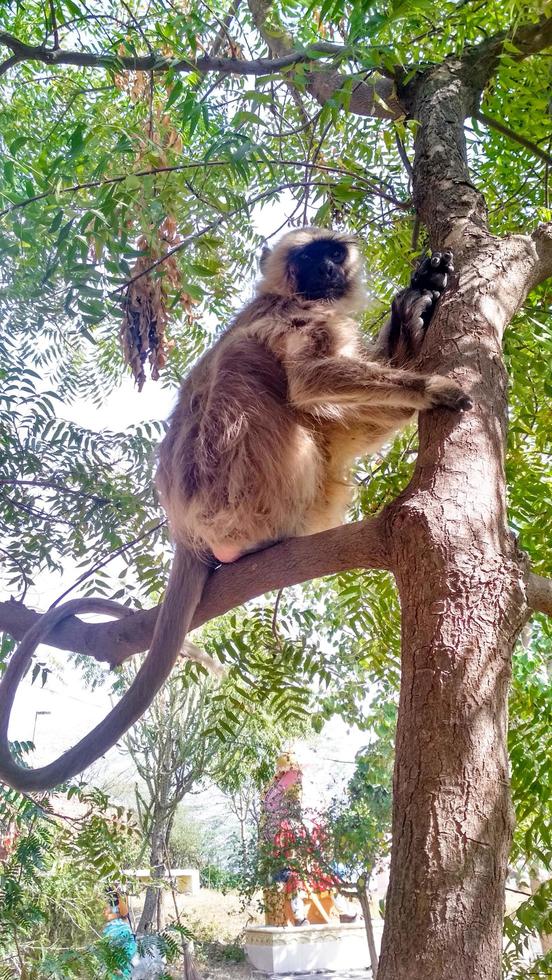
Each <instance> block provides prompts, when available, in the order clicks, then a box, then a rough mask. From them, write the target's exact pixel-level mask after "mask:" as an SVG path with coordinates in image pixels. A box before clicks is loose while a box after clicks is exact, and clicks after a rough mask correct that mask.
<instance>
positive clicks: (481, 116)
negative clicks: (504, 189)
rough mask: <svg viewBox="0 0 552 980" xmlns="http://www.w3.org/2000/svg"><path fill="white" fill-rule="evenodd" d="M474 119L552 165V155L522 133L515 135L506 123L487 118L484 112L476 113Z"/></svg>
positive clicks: (490, 117)
mask: <svg viewBox="0 0 552 980" xmlns="http://www.w3.org/2000/svg"><path fill="white" fill-rule="evenodd" d="M474 119H477V121H478V122H482V123H484V124H485V126H488V127H489V128H490V129H496V131H497V133H502V135H503V136H507V137H508V139H511V140H514V141H515V142H516V143H519V144H520V146H524V147H525V149H526V150H529V151H530V152H531V153H532V154H533V156H536V157H539V158H540V159H541V160H544V162H545V163H548V164H550V163H552V155H551V154H550V153H547V152H546V150H542V149H541V147H540V146H538V145H537V144H536V143H533V142H532V141H531V140H528V139H526V138H525V136H521V134H520V133H515V132H514V130H513V129H510V128H509V127H508V126H505V125H504V123H501V122H500V121H499V120H498V119H493V118H492V116H487V115H486V114H485V113H484V112H476V113H474Z"/></svg>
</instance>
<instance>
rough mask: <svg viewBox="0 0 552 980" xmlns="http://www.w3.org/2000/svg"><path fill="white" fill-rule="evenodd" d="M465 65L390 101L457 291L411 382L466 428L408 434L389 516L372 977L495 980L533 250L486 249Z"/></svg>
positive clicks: (436, 73)
mask: <svg viewBox="0 0 552 980" xmlns="http://www.w3.org/2000/svg"><path fill="white" fill-rule="evenodd" d="M479 82H480V78H478V77H477V73H476V72H475V70H474V66H473V65H472V64H469V62H468V61H465V62H454V61H449V62H448V63H446V64H443V65H441V66H439V67H438V68H435V69H433V70H432V71H430V72H428V73H427V74H426V75H425V76H424V77H420V78H417V79H416V80H415V81H414V82H413V83H411V84H410V86H409V88H407V90H406V91H405V92H404V93H403V98H404V100H405V104H406V105H408V107H409V109H410V112H411V114H412V116H413V117H414V118H416V119H417V120H418V121H419V123H420V127H419V130H418V135H417V140H416V154H415V161H414V195H415V201H416V205H417V209H418V214H419V215H420V217H421V218H422V219H423V220H424V222H425V223H426V226H427V227H428V230H429V232H430V236H431V239H432V244H433V246H434V247H437V246H439V247H445V246H446V247H449V248H452V249H453V251H454V254H455V260H456V267H457V285H456V288H454V287H453V288H452V289H451V292H450V293H449V294H448V296H447V297H446V299H445V300H444V302H443V304H442V307H441V310H440V313H439V316H438V318H437V320H436V322H435V323H433V324H432V328H431V330H430V332H429V334H428V338H427V340H428V343H427V347H426V351H425V356H424V368H431V370H438V371H439V370H440V371H446V372H447V373H452V374H453V375H454V376H455V377H456V378H457V379H458V380H459V381H461V382H462V383H463V384H464V385H465V386H467V388H468V389H469V391H470V392H472V394H473V397H474V409H473V411H471V412H470V413H467V414H466V415H465V416H463V417H453V416H447V415H446V413H443V412H431V413H425V414H424V415H422V417H421V419H420V450H419V456H418V461H417V466H416V470H415V474H414V477H413V479H412V481H411V483H410V485H409V487H408V488H407V490H406V491H405V492H404V493H403V494H402V495H401V497H400V498H398V499H397V500H396V501H395V502H394V503H393V504H392V505H391V506H390V507H389V509H388V512H387V522H388V528H389V540H390V546H391V549H392V552H393V555H394V567H395V576H396V580H397V584H398V588H399V592H400V598H401V607H402V678H401V695H400V706H399V716H398V727H397V740H396V763H395V775H394V808H393V847H392V857H391V876H390V886H389V892H388V897H387V909H386V919H385V929H384V936H383V944H382V952H381V959H380V966H379V972H378V980H444V978H445V977H446V978H447V980H467V978H471V977H474V978H475V977H477V980H498V978H499V977H500V976H501V965H500V960H501V950H502V920H503V914H504V887H505V879H506V872H507V858H508V852H509V846H510V839H511V831H512V812H511V803H510V795H509V788H508V760H507V751H506V729H507V691H508V679H509V675H510V663H511V655H512V651H513V647H514V644H515V641H516V638H517V636H518V634H519V631H520V629H521V627H522V625H523V623H524V621H525V618H526V615H527V605H526V596H525V562H524V559H523V556H522V555H521V554H520V553H519V552H518V551H517V549H516V544H515V540H514V538H513V537H512V535H511V533H510V532H509V530H508V526H507V520H506V484H505V475H504V449H505V439H506V420H507V415H506V412H507V403H506V387H507V376H506V371H505V368H504V363H503V358H502V335H503V331H504V329H505V327H506V326H507V324H508V323H509V321H510V319H511V318H512V316H513V315H514V313H515V312H516V310H517V309H518V308H519V306H520V305H521V303H522V302H523V300H524V299H525V296H526V293H527V291H528V288H529V287H530V285H531V284H532V282H533V279H534V275H535V263H536V262H537V255H536V248H535V245H534V243H533V242H532V241H531V239H530V238H525V237H522V236H511V237H508V238H505V239H495V238H493V236H491V235H490V233H489V232H488V230H487V225H486V214H485V204H484V201H483V199H482V197H481V196H480V195H479V194H478V193H477V191H476V189H475V188H474V187H473V186H472V185H471V183H470V179H469V173H468V169H467V164H466V150H465V143H464V135H463V123H464V119H465V117H466V116H467V115H469V114H470V113H471V112H472V111H473V109H474V107H475V105H476V102H477V97H478V84H479Z"/></svg>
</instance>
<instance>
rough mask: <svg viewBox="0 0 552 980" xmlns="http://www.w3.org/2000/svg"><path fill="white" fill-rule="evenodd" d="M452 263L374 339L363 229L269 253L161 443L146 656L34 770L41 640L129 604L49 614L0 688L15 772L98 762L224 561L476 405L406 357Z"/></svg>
mask: <svg viewBox="0 0 552 980" xmlns="http://www.w3.org/2000/svg"><path fill="white" fill-rule="evenodd" d="M451 269H452V256H451V254H450V253H448V252H443V253H442V254H440V253H437V254H435V255H433V256H432V257H431V258H429V259H426V260H424V262H423V263H422V264H421V266H420V267H419V269H418V271H417V272H416V273H415V274H414V276H413V277H412V281H411V285H410V287H407V288H406V289H404V290H403V291H402V292H401V293H399V294H398V296H397V297H396V299H395V300H394V302H393V306H392V311H391V318H390V320H389V322H388V323H387V324H386V326H385V327H384V328H383V330H382V331H381V333H380V335H379V336H378V337H377V339H376V340H375V342H374V343H372V344H371V345H370V344H367V343H366V342H365V341H364V340H363V338H362V335H361V332H360V329H359V326H358V324H357V322H356V320H355V319H353V314H354V313H357V312H358V311H359V310H360V309H361V307H362V305H363V288H362V264H361V258H360V253H359V248H358V245H357V243H356V241H355V240H354V239H353V238H351V237H350V236H349V235H346V234H342V233H340V232H333V231H327V230H325V229H322V228H302V229H300V230H294V231H291V232H289V233H288V234H286V235H284V237H283V238H282V239H281V240H280V241H279V242H278V244H277V245H276V246H275V248H274V249H273V251H268V250H266V251H265V252H264V253H263V256H262V259H261V274H262V275H261V279H260V281H259V283H258V285H257V289H256V295H255V297H254V298H253V299H252V301H251V302H250V303H248V304H247V305H246V306H245V307H244V308H243V309H242V310H241V312H239V313H238V314H237V316H236V317H235V319H234V321H233V322H232V323H231V324H230V326H229V327H228V329H227V330H226V332H225V333H223V334H222V336H221V337H220V339H219V340H218V341H217V342H216V344H215V345H214V346H213V347H212V348H211V350H209V351H208V352H207V353H206V354H205V355H204V356H203V357H202V358H201V360H200V361H199V362H198V363H197V364H196V365H195V367H193V368H192V370H191V371H190V374H189V375H188V377H187V378H186V380H185V381H184V384H183V385H182V389H181V391H180V395H179V398H178V403H177V406H176V409H175V411H174V412H173V415H172V417H171V419H170V423H169V427H168V431H167V434H166V436H165V438H164V439H163V442H162V443H161V447H160V451H159V468H158V473H157V486H158V489H159V494H160V497H161V502H162V504H163V507H164V509H165V511H166V513H167V516H168V520H169V525H170V529H171V533H172V537H173V539H174V542H175V556H174V561H173V565H172V569H171V573H170V577H169V583H168V587H167V592H166V595H165V599H164V602H163V605H162V607H161V611H160V613H159V616H158V618H157V623H156V626H155V631H154V636H153V640H152V645H151V648H150V651H149V654H148V656H147V657H146V659H145V661H144V663H143V665H142V667H141V669H140V671H139V672H138V675H137V677H136V679H135V681H134V683H133V684H132V686H131V687H130V688H129V690H128V691H127V692H126V694H125V695H124V696H123V698H122V699H121V700H120V702H119V703H118V704H117V705H116V706H115V708H114V709H113V710H112V712H111V713H110V714H109V715H108V716H107V717H106V718H105V719H104V720H103V721H102V722H100V724H99V725H97V726H96V728H95V729H93V731H91V732H90V733H89V734H88V735H86V736H85V737H84V738H83V739H82V740H81V741H80V742H78V743H77V744H76V745H75V746H73V747H72V748H71V749H69V750H68V751H67V752H66V753H65V754H64V755H62V756H61V757H60V758H59V759H57V760H55V761H54V762H52V763H50V764H49V765H46V766H43V767H42V768H40V769H25V768H23V767H21V766H20V765H19V764H17V763H16V762H15V761H14V759H13V758H12V756H11V754H10V751H9V745H8V741H7V727H8V720H9V715H10V711H11V707H12V703H13V699H14V696H15V692H16V690H17V685H18V683H19V681H20V679H21V677H22V675H23V673H24V672H25V670H26V668H27V666H28V664H29V661H30V659H31V657H32V654H33V652H34V649H35V647H36V645H37V643H38V642H39V641H40V640H43V639H45V638H46V637H47V634H48V633H49V632H50V630H51V629H52V628H53V627H54V626H55V625H56V624H57V623H59V622H60V621H61V620H62V619H64V618H66V617H67V616H69V615H73V614H75V613H83V612H103V613H108V614H110V615H114V616H115V617H122V616H124V615H126V614H128V609H127V608H126V607H124V606H120V605H119V603H115V602H110V601H108V600H104V599H76V600H74V601H72V602H67V603H65V605H63V606H60V607H58V608H55V609H51V610H49V611H48V612H47V613H46V614H45V615H44V616H42V617H41V619H40V621H39V623H38V625H37V626H35V627H33V628H32V629H31V630H29V632H28V633H27V634H26V635H25V637H24V638H23V640H22V641H21V644H20V646H19V648H18V650H17V651H16V652H15V654H14V655H13V657H12V658H11V661H10V664H9V666H8V668H7V670H6V672H5V675H4V678H3V680H2V684H1V685H0V778H1V779H2V780H4V781H5V782H6V783H8V784H9V785H11V786H13V787H14V788H15V789H18V790H22V791H28V790H45V789H49V788H51V787H53V786H56V785H58V784H59V783H61V782H64V781H65V780H67V779H69V778H70V777H72V776H74V775H75V774H76V773H78V772H81V771H82V770H83V769H84V768H86V767H87V766H89V765H90V764H91V763H92V762H94V761H95V760H96V759H97V758H98V757H99V756H100V755H102V754H103V753H104V752H106V751H107V749H108V748H110V747H111V746H112V745H113V744H114V743H115V742H116V741H117V739H119V738H120V737H121V736H122V735H123V734H124V732H125V731H126V730H127V729H128V728H129V727H130V726H131V725H132V724H133V723H134V722H135V721H137V719H138V718H139V717H140V715H142V714H143V712H144V711H145V710H146V708H147V707H148V706H149V704H150V703H151V701H152V700H153V697H154V696H155V694H156V693H157V691H158V690H159V688H160V687H161V685H162V684H163V682H164V681H165V680H166V678H167V677H168V675H169V674H170V671H171V669H172V667H173V665H174V663H175V661H176V659H177V657H178V655H179V652H180V650H181V649H182V644H183V642H184V638H185V636H186V633H187V631H188V628H189V626H190V622H191V619H192V616H193V613H194V611H195V609H196V606H197V605H198V603H199V600H200V598H201V593H202V591H203V587H204V585H205V582H206V580H207V577H208V575H209V574H210V571H211V569H212V568H213V567H214V565H215V564H216V563H222V562H233V561H236V560H237V559H239V558H240V557H241V556H242V555H245V554H247V553H249V552H252V551H256V550H258V549H260V548H264V547H267V546H268V545H270V544H273V543H275V542H277V541H282V540H283V539H285V538H290V537H294V536H295V535H304V534H312V533H313V532H315V531H322V530H325V529H327V528H330V527H335V526H336V525H338V524H340V523H342V521H343V519H344V517H345V514H346V510H347V507H348V504H349V501H350V494H351V490H350V480H349V473H350V469H351V466H352V464H353V462H354V460H355V459H357V458H358V457H359V456H362V455H363V454H365V453H371V452H374V451H375V450H377V449H378V448H379V447H381V446H382V444H383V443H385V442H387V441H388V440H389V439H390V438H391V437H392V436H393V434H394V433H395V432H397V430H399V429H401V428H402V427H403V426H404V425H406V424H407V423H408V422H409V421H410V420H411V419H412V417H413V415H414V413H415V412H417V411H420V410H424V409H429V408H435V407H438V406H443V407H445V408H447V409H452V410H456V411H464V410H466V409H468V408H470V407H471V401H470V399H469V397H468V396H467V395H466V394H465V393H464V392H463V391H462V389H461V388H460V387H459V386H458V385H457V384H456V382H454V381H452V380H451V379H449V378H446V377H442V376H441V375H424V374H420V373H419V372H417V371H415V370H413V369H412V368H411V367H409V364H410V363H411V362H412V361H413V359H414V357H415V356H416V354H417V353H418V351H419V349H420V346H421V343H422V341H423V338H424V335H425V331H426V329H427V326H428V324H429V321H430V318H431V314H432V312H433V309H434V306H435V303H436V301H437V299H438V298H439V296H440V295H441V293H442V291H443V290H444V288H445V286H446V282H447V275H448V273H449V272H450V271H451Z"/></svg>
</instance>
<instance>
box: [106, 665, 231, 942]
mask: <svg viewBox="0 0 552 980" xmlns="http://www.w3.org/2000/svg"><path fill="white" fill-rule="evenodd" d="M208 697H209V692H208V686H207V684H206V683H205V682H204V683H202V684H200V683H195V684H192V685H190V683H189V680H187V679H186V677H185V676H183V675H182V674H177V673H175V674H174V675H173V676H172V677H171V679H170V680H169V681H168V683H167V684H165V685H164V687H163V688H162V690H161V691H160V692H159V694H158V695H157V697H156V698H155V700H154V701H153V703H152V705H151V708H150V709H149V711H148V712H147V713H146V714H145V715H144V716H143V718H141V720H140V721H139V722H138V723H137V724H136V725H135V726H134V727H133V729H132V730H131V731H130V732H129V733H128V735H127V736H126V738H125V746H126V750H127V752H128V753H129V755H130V757H131V759H132V761H133V763H134V765H135V766H136V770H137V773H138V776H139V777H140V779H141V781H142V784H143V785H138V784H136V785H135V796H136V806H137V814H138V821H139V824H140V830H141V832H142V834H143V835H144V840H145V841H147V843H148V845H149V865H150V869H151V875H152V879H153V880H152V883H151V884H149V885H148V886H147V888H146V893H145V898H144V906H143V909H142V914H141V916H140V921H139V923H138V927H137V930H138V932H139V933H141V934H142V933H145V932H149V931H151V929H152V928H155V929H157V931H159V932H160V931H161V930H162V929H164V927H165V912H164V898H165V891H164V890H163V887H162V885H163V881H162V879H163V878H165V876H166V873H167V870H168V868H167V860H168V853H169V840H170V836H171V832H172V828H173V824H174V818H175V816H176V811H177V809H178V806H179V804H180V803H181V802H182V800H183V799H184V797H185V796H186V795H187V794H188V793H190V792H191V790H192V789H193V788H194V787H196V786H197V784H198V783H199V782H200V781H201V780H202V779H203V778H204V777H205V776H206V774H207V773H208V771H209V767H210V766H211V765H212V763H213V754H214V752H215V751H216V742H215V741H214V740H213V737H212V735H211V737H209V735H208V733H207V731H206V730H207V728H208V723H207V718H206V714H207V713H206V703H207V701H208Z"/></svg>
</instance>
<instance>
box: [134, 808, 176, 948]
mask: <svg viewBox="0 0 552 980" xmlns="http://www.w3.org/2000/svg"><path fill="white" fill-rule="evenodd" d="M150 833H151V851H150V868H151V877H152V883H151V884H150V885H148V886H147V888H146V895H145V898H144V907H143V909H142V914H141V916H140V921H139V923H138V928H137V932H138V933H139V934H140V935H143V934H144V933H146V932H151V931H152V929H153V928H154V926H155V928H156V929H157V931H158V932H160V931H162V930H163V929H164V927H165V919H164V893H163V886H162V884H161V882H162V880H163V878H164V877H165V873H166V867H165V855H166V853H167V844H168V835H169V828H168V826H167V821H166V816H165V813H164V811H163V810H158V809H157V810H154V814H153V817H152V827H151V831H150Z"/></svg>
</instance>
